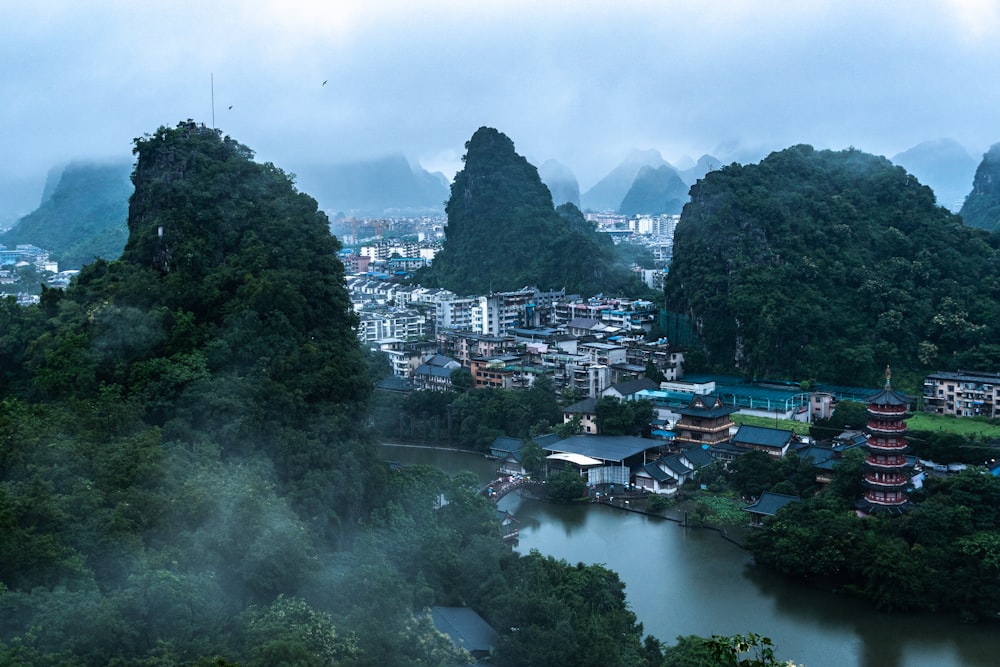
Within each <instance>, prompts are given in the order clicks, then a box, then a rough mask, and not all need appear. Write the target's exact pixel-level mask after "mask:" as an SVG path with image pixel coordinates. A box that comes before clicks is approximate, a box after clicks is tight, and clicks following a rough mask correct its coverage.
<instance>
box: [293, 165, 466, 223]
mask: <svg viewBox="0 0 1000 667" xmlns="http://www.w3.org/2000/svg"><path fill="white" fill-rule="evenodd" d="M295 174H296V185H297V186H298V188H299V190H300V191H302V192H306V193H308V194H309V195H310V196H311V197H313V198H314V199H315V200H316V201H317V202H319V207H320V208H321V209H322V210H324V211H326V213H327V215H328V216H330V217H331V218H332V217H335V216H337V215H339V214H341V213H342V214H344V215H347V216H355V217H382V216H389V215H397V216H415V215H441V214H443V213H444V204H445V202H446V201H447V200H448V195H449V184H448V179H447V178H446V177H445V176H444V174H442V173H440V172H435V173H431V172H428V171H426V170H424V169H423V168H421V167H419V166H412V165H411V164H410V163H409V162H408V161H407V160H406V158H405V157H403V156H402V155H390V156H386V157H382V158H377V159H373V160H364V161H357V162H343V163H339V164H315V165H303V166H300V167H298V168H297V169H296V170H295Z"/></svg>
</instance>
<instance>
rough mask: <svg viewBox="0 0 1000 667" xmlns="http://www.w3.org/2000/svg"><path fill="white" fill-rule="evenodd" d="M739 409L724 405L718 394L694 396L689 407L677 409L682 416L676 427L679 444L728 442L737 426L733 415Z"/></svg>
mask: <svg viewBox="0 0 1000 667" xmlns="http://www.w3.org/2000/svg"><path fill="white" fill-rule="evenodd" d="M737 410H738V409H737V408H733V407H728V406H725V405H723V404H722V400H721V399H719V397H718V396H713V395H707V396H701V395H696V396H693V397H692V398H691V401H690V402H689V403H688V405H687V407H685V408H681V409H679V410H678V411H677V413H678V415H679V416H680V418H679V419H678V421H677V425H676V426H675V427H674V430H675V432H676V433H677V436H676V438H675V440H676V442H677V445H678V446H681V447H682V446H684V445H685V444H688V445H709V446H712V445H715V444H718V443H721V442H727V441H728V440H729V437H730V431H731V429H733V428H734V427H735V426H736V425H735V424H734V423H733V420H732V417H731V415H732V414H733V413H734V412H737Z"/></svg>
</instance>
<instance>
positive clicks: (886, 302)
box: [665, 146, 1000, 385]
mask: <svg viewBox="0 0 1000 667" xmlns="http://www.w3.org/2000/svg"><path fill="white" fill-rule="evenodd" d="M998 247H1000V240H998V237H996V236H993V235H989V234H987V233H985V232H982V231H979V230H973V229H970V228H968V227H965V226H964V225H962V222H961V219H960V218H958V217H957V216H955V215H953V214H951V213H949V212H948V211H947V210H945V209H943V208H939V207H937V206H936V205H935V202H934V194H933V192H932V191H931V190H930V189H929V188H927V187H925V186H923V185H921V184H920V183H919V182H917V180H916V179H915V178H914V177H913V176H910V175H909V174H907V173H906V172H905V171H904V170H903V169H902V168H900V167H895V166H893V165H892V164H891V163H890V162H888V161H887V160H885V159H884V158H879V157H874V156H872V155H868V154H865V153H862V152H860V151H857V150H853V149H851V150H846V151H839V152H833V151H816V150H813V149H812V148H811V147H809V146H795V147H792V148H788V149H786V150H783V151H780V152H777V153H772V154H771V155H770V156H769V157H767V158H766V159H764V160H762V161H761V162H760V164H756V165H746V166H740V165H732V166H729V167H726V168H724V169H721V170H719V171H714V172H711V173H709V174H708V175H706V177H705V178H704V179H702V180H701V181H699V182H698V183H697V184H696V185H694V186H693V187H692V189H691V201H690V202H689V203H688V204H687V205H686V206H685V208H684V212H683V214H682V216H681V221H680V223H679V225H678V226H677V231H676V235H675V238H674V261H673V263H672V265H671V267H670V273H669V275H668V277H667V281H666V288H665V289H666V298H667V308H668V310H672V311H677V312H681V313H684V314H687V315H690V316H691V318H692V321H693V322H695V323H696V330H697V332H698V334H699V335H700V337H701V342H702V344H703V345H704V349H705V352H706V353H707V357H706V359H707V364H708V365H709V366H714V367H716V368H720V369H721V368H726V369H732V368H736V369H738V370H740V371H741V372H744V373H746V374H748V375H757V376H763V377H773V376H784V377H819V378H824V379H826V380H828V381H833V382H839V383H844V384H862V385H864V384H873V383H874V382H876V381H877V379H876V378H877V374H878V372H879V370H878V369H881V368H884V367H885V366H886V364H887V363H890V362H891V363H892V365H893V370H894V371H896V377H897V378H898V380H899V382H900V383H901V384H903V385H905V384H907V382H908V381H909V382H914V383H915V382H916V378H917V377H920V376H922V375H923V374H924V373H925V372H926V371H927V370H929V369H934V370H939V369H942V368H945V369H953V368H957V367H959V366H961V367H966V368H969V367H971V368H991V367H994V366H996V365H998V364H1000V348H998V347H997V346H996V345H994V344H992V342H991V341H994V340H996V339H997V338H998V336H1000V329H998V327H1000V255H998ZM692 356H694V355H692Z"/></svg>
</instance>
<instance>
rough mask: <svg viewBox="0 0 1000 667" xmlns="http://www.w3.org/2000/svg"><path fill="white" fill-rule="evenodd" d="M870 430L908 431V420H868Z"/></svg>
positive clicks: (882, 431) (880, 431)
mask: <svg viewBox="0 0 1000 667" xmlns="http://www.w3.org/2000/svg"><path fill="white" fill-rule="evenodd" d="M868 430H869V431H876V432H878V433H903V432H904V431H906V422H875V421H870V422H868Z"/></svg>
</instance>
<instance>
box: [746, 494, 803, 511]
mask: <svg viewBox="0 0 1000 667" xmlns="http://www.w3.org/2000/svg"><path fill="white" fill-rule="evenodd" d="M798 499H799V497H798V496H789V495H786V494H784V493H771V492H770V491H766V492H764V493H762V494H761V495H760V498H758V499H757V502H755V503H753V504H752V505H747V506H746V507H744V508H743V509H744V510H746V511H747V512H752V513H754V514H765V515H767V516H774V515H775V514H777V513H778V510H780V509H781V508H782V507H784V506H785V505H787V504H788V503H794V502H796V501H798Z"/></svg>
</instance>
